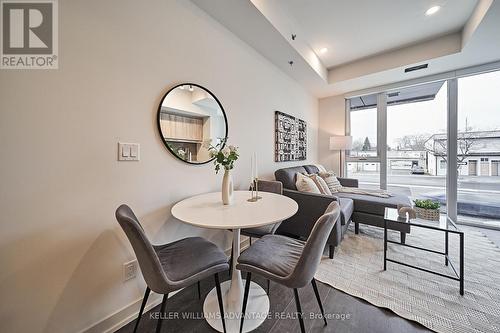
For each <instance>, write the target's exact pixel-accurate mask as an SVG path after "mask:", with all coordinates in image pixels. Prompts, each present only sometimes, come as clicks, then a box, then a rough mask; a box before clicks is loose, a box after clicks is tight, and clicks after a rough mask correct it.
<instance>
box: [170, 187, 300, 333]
mask: <svg viewBox="0 0 500 333" xmlns="http://www.w3.org/2000/svg"><path fill="white" fill-rule="evenodd" d="M259 196H261V197H262V199H260V200H258V201H255V202H249V201H248V199H250V197H251V192H250V191H234V192H233V198H234V201H233V204H232V205H223V204H222V200H221V193H220V192H213V193H206V194H200V195H196V196H194V197H190V198H187V199H184V200H182V201H180V202H178V203H176V204H175V205H174V206H173V207H172V215H173V216H174V217H175V218H177V219H178V220H180V221H182V222H185V223H188V224H191V225H194V226H197V227H202V228H210V229H225V230H228V229H231V230H232V231H233V258H232V260H233V262H232V272H231V280H229V281H225V282H223V283H222V284H221V289H222V293H223V299H224V312H225V318H226V331H227V333H233V332H239V331H240V327H239V325H240V321H241V316H242V313H241V310H242V304H243V291H244V288H243V280H242V278H241V272H240V271H239V270H237V269H236V263H237V260H238V256H239V254H240V230H241V229H244V228H253V227H259V226H264V225H268V224H274V223H277V222H280V221H283V220H285V219H287V218H289V217H291V216H293V215H294V214H295V213H296V212H297V210H298V205H297V203H296V202H295V201H294V200H292V199H290V198H288V197H286V196H283V195H279V194H275V193H269V192H259ZM203 313H204V317H205V320H206V321H207V322H208V323H209V324H210V326H212V327H213V328H214V329H216V330H217V331H219V332H222V331H223V329H222V321H221V319H220V318H221V316H220V313H219V306H218V302H217V292H216V290H215V288H213V289H212V290H211V291H210V292H209V293H208V295H207V297H206V298H205V302H204V304H203ZM268 314H269V297H268V295H267V294H266V291H265V290H264V289H263V288H261V287H260V286H259V285H258V284H256V283H254V282H252V283H251V284H250V292H249V295H248V303H247V309H246V316H245V323H244V327H243V332H249V331H252V330H254V329H256V328H257V327H258V326H259V325H261V324H262V323H263V322H264V320H265V319H266V318H267V317H268Z"/></svg>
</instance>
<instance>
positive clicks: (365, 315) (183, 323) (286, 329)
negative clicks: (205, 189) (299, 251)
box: [117, 227, 500, 333]
mask: <svg viewBox="0 0 500 333" xmlns="http://www.w3.org/2000/svg"><path fill="white" fill-rule="evenodd" d="M467 228H469V227H467ZM470 229H476V230H477V229H478V228H470ZM481 231H482V232H484V233H485V234H486V235H487V236H488V237H489V238H490V240H492V241H493V242H495V243H496V244H497V246H498V245H500V231H495V230H485V229H481ZM226 279H228V276H227V275H226V276H224V278H223V280H226ZM252 280H253V281H255V282H257V283H259V284H260V285H261V286H262V287H263V288H264V289H265V288H266V281H265V280H264V279H262V278H260V277H258V276H256V277H255V278H253V279H252ZM213 287H214V282H213V279H212V278H210V279H207V280H206V281H202V297H201V300H198V294H197V288H196V285H193V286H191V287H189V288H186V289H184V290H182V291H181V292H179V293H177V294H176V295H174V296H173V297H171V298H170V299H169V300H168V302H167V312H170V313H171V314H172V315H173V313H180V316H182V313H184V314H190V315H193V316H196V318H197V319H180V318H179V319H175V318H174V319H171V318H169V319H166V320H165V321H164V323H163V327H162V332H164V333H166V332H179V333H181V332H182V333H185V332H215V331H214V330H213V329H212V328H211V327H210V326H209V325H208V324H207V322H206V321H205V320H204V319H202V318H201V317H202V312H203V311H202V309H203V299H204V298H205V296H206V294H207V293H208V292H209V291H210V290H211V289H212V288H213ZM318 289H319V293H320V295H321V299H322V301H323V306H324V307H325V313H326V314H327V316H331V317H332V318H329V319H328V326H324V324H323V321H322V320H321V319H320V318H316V319H311V318H310V315H314V314H319V307H318V304H317V302H316V298H315V296H314V292H313V289H312V286H311V285H308V286H306V287H305V288H303V289H300V290H299V295H300V300H301V305H302V309H303V311H304V314H305V320H304V321H305V327H306V331H307V332H315V333H316V332H325V333H326V332H335V333H351V332H352V333H354V332H356V333H363V332H367V333H391V332H395V333H396V332H397V333H399V332H405V333H412V332H431V331H429V330H428V329H426V328H425V327H423V326H421V325H420V324H418V323H414V322H410V321H408V320H406V319H403V318H401V317H398V316H397V315H395V314H394V313H392V312H391V311H389V310H384V309H381V308H377V307H375V306H373V305H371V304H369V303H368V302H365V301H363V300H361V299H358V298H356V297H353V296H350V295H348V294H346V293H343V292H341V291H338V290H336V289H334V288H332V287H330V286H328V285H326V284H323V283H320V282H318ZM270 303H271V308H270V312H271V318H270V319H267V320H266V321H265V322H264V323H263V324H262V325H261V326H260V327H259V328H258V329H257V330H255V331H253V332H261V333H263V332H274V333H278V332H279V333H292V332H300V328H299V323H298V320H297V319H295V318H293V319H292V318H290V317H291V316H292V314H293V313H295V311H296V308H295V301H294V298H293V290H291V289H288V288H285V287H283V286H280V285H278V284H276V283H271V293H270ZM152 311H153V312H155V311H159V306H157V307H156V308H154V309H153V310H152ZM277 317H281V318H284V319H279V318H277ZM134 325H135V321H134V322H131V323H129V324H128V325H126V326H125V327H123V328H121V329H120V330H118V331H117V332H118V333H131V332H132V331H133V328H134ZM155 328H156V320H155V319H151V318H150V315H149V313H146V314H144V315H143V317H142V319H141V324H140V326H139V330H138V331H139V332H154V331H155Z"/></svg>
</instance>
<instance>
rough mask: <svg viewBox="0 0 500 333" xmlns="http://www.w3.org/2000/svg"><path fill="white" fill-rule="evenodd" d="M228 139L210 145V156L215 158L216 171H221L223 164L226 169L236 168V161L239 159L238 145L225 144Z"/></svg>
mask: <svg viewBox="0 0 500 333" xmlns="http://www.w3.org/2000/svg"><path fill="white" fill-rule="evenodd" d="M225 144H226V140H221V141H220V142H219V143H218V144H216V145H215V146H212V145H210V146H209V151H210V157H212V158H214V165H215V173H216V174H217V173H219V170H220V169H221V166H222V167H224V170H231V169H233V168H234V162H236V160H238V157H239V154H238V147H235V146H231V145H227V146H226V145H225Z"/></svg>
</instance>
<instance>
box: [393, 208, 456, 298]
mask: <svg viewBox="0 0 500 333" xmlns="http://www.w3.org/2000/svg"><path fill="white" fill-rule="evenodd" d="M398 226H399V228H397V227H398ZM402 226H406V227H408V229H407V230H408V233H410V231H411V228H412V227H416V228H424V229H431V230H435V231H441V232H443V233H444V244H443V245H444V251H443V252H441V251H436V250H432V249H428V248H424V247H419V246H414V245H409V244H403V243H400V242H396V241H392V240H389V239H388V238H387V230H389V229H401V227H402ZM450 234H455V235H458V236H459V238H460V250H459V252H460V254H459V264H458V266H459V267H458V271H457V269H456V267H455V265H454V264H453V262H452V260H451V259H450V256H449V248H448V245H449V236H450ZM388 243H391V244H397V245H399V246H406V247H410V248H413V249H417V250H421V251H425V252H431V253H435V254H439V255H443V256H444V264H445V266H450V267H451V268H452V270H453V273H454V274H453V275H448V274H443V273H440V272H436V271H433V270H430V269H427V268H424V267H419V266H415V265H412V264H409V263H406V262H401V261H397V260H394V259H390V258H388V257H387V244H388ZM387 262H392V263H394V264H398V265H403V266H406V267H411V268H414V269H418V270H420V271H424V272H427V273H430V274H435V275H439V276H441V277H444V278H447V279H451V280H455V281H458V282H459V283H460V295H463V294H464V233H463V232H462V231H461V230H460V229H459V228H458V227H457V225H456V224H455V223H454V222H453V221H452V220H450V219H448V217H447V216H445V215H441V216H440V218H439V221H428V222H425V220H421V219H415V220H409V219H408V217H399V215H398V210H397V209H396V208H387V207H386V208H385V214H384V271H385V270H387Z"/></svg>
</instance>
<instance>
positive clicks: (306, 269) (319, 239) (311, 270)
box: [236, 201, 340, 332]
mask: <svg viewBox="0 0 500 333" xmlns="http://www.w3.org/2000/svg"><path fill="white" fill-rule="evenodd" d="M339 215H340V206H339V204H338V202H336V201H333V202H332V203H331V204H330V205H329V206H328V208H327V209H326V211H325V213H324V214H323V215H322V216H321V217H320V218H319V219H318V220H317V221H316V223H315V224H314V227H313V229H312V231H311V234H310V235H309V237H308V239H307V241H306V242H304V241H300V240H296V239H293V238H289V237H286V236H281V235H267V236H263V237H262V238H260V239H259V240H257V241H256V242H255V243H254V244H253V245H252V246H251V247H250V248H249V249H247V250H246V251H245V252H243V253H242V254H241V255H240V257H239V258H238V264H237V265H236V268H238V269H239V270H241V271H246V272H247V277H246V283H245V293H244V297H243V309H242V314H245V310H246V305H247V300H248V291H249V287H250V281H251V278H252V273H255V274H258V275H261V276H263V277H265V278H266V279H269V280H272V281H274V282H276V283H279V284H282V285H284V286H286V287H288V288H293V291H294V296H295V303H296V306H297V312H298V313H299V315H298V318H299V323H300V329H301V332H305V328H304V320H303V318H302V308H301V306H300V300H299V294H298V292H297V288H302V287H305V286H306V285H307V284H309V283H311V284H312V286H313V289H314V294H315V295H316V299H317V301H318V304H319V308H320V310H321V314H322V316H323V320H324V321H325V325H326V324H327V322H326V318H325V313H324V310H323V305H322V304H321V298H320V297H319V293H318V287H317V286H316V281H315V280H314V274H315V273H316V269H317V268H318V265H319V262H320V260H321V255H322V254H323V250H324V248H325V245H326V242H327V240H328V237H329V236H330V232H331V231H332V229H333V226H334V224H335V223H336V221H337V219H338V217H339ZM244 319H245V315H242V317H241V326H240V332H242V330H243V322H244Z"/></svg>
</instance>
